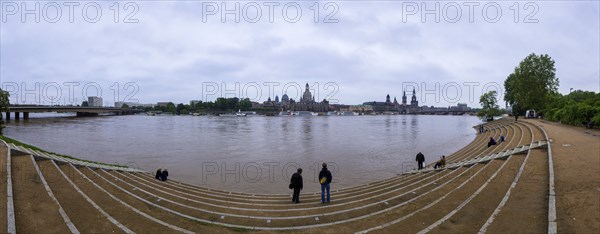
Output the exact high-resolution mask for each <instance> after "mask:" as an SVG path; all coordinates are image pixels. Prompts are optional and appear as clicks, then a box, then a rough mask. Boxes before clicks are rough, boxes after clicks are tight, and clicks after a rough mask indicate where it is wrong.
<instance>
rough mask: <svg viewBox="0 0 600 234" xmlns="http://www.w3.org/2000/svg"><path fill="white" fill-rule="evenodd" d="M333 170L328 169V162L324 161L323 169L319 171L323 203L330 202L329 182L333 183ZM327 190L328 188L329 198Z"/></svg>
mask: <svg viewBox="0 0 600 234" xmlns="http://www.w3.org/2000/svg"><path fill="white" fill-rule="evenodd" d="M331 179H332V177H331V172H329V170H327V163H323V169H321V172H319V183H321V203H325V202H327V203H329V201H330V197H331V193H330V192H329V191H330V186H329V184H330V183H331ZM325 190H327V200H325Z"/></svg>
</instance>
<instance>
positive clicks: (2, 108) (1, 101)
mask: <svg viewBox="0 0 600 234" xmlns="http://www.w3.org/2000/svg"><path fill="white" fill-rule="evenodd" d="M9 97H10V94H9V93H8V92H6V91H4V90H2V89H0V135H2V129H4V118H3V117H2V113H3V112H4V113H8V112H9V111H10V110H9V106H10V100H9Z"/></svg>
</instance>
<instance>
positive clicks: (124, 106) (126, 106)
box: [121, 104, 129, 109]
mask: <svg viewBox="0 0 600 234" xmlns="http://www.w3.org/2000/svg"><path fill="white" fill-rule="evenodd" d="M121 108H123V109H129V105H127V104H123V105H122V106H121Z"/></svg>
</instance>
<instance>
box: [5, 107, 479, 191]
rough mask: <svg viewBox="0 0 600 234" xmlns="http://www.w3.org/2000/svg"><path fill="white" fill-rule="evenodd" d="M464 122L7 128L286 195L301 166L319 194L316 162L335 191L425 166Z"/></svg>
mask: <svg viewBox="0 0 600 234" xmlns="http://www.w3.org/2000/svg"><path fill="white" fill-rule="evenodd" d="M478 122H479V120H478V119H477V118H476V117H466V116H413V115H400V116H339V117H334V116H331V117H324V116H323V117H321V116H319V117H263V116H255V117H246V118H236V117H206V116H205V117H194V116H144V115H136V116H113V117H92V118H45V119H31V120H29V121H26V122H25V121H21V122H14V121H13V122H11V123H9V124H8V126H7V128H6V129H5V134H6V135H7V136H9V137H14V138H16V139H19V140H22V141H24V142H27V143H30V144H33V145H36V146H39V147H41V148H44V149H47V150H49V151H53V152H57V153H62V154H67V155H72V156H75V157H79V158H83V159H88V160H94V161H101V162H107V163H119V164H128V163H131V164H133V165H136V166H138V167H141V168H142V169H145V170H148V171H154V170H156V168H158V167H167V168H168V169H169V172H170V174H171V177H173V178H174V179H178V180H183V181H186V182H189V183H194V184H200V185H203V186H208V187H213V188H218V189H227V190H234V191H245V192H259V193H285V192H289V191H288V189H287V183H288V180H289V177H290V175H291V174H292V173H293V172H295V170H296V168H297V167H298V166H300V167H302V168H303V169H304V173H303V176H304V181H305V183H306V184H305V189H306V190H308V191H317V190H318V189H319V188H318V184H317V182H316V181H317V179H316V177H317V176H318V172H319V170H320V164H321V163H322V162H328V163H329V164H330V165H331V166H330V167H332V169H333V170H334V186H336V187H338V188H339V187H348V186H353V185H358V184H362V183H368V182H372V181H377V180H380V179H384V178H387V177H390V176H393V175H395V174H397V173H400V172H401V170H402V168H407V167H414V155H415V154H416V153H417V152H419V151H422V152H423V154H425V157H426V162H427V163H430V162H433V161H435V160H436V159H437V158H439V157H440V156H441V155H442V154H446V155H448V154H450V153H452V152H454V151H456V150H457V149H459V148H461V147H462V146H464V145H465V144H467V143H468V142H470V141H471V140H472V139H473V138H474V137H475V131H474V130H473V129H472V126H474V125H476V124H477V123H478Z"/></svg>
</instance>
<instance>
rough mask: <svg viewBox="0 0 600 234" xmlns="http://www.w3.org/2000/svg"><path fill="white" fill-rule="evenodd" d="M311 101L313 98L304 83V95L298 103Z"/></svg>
mask: <svg viewBox="0 0 600 234" xmlns="http://www.w3.org/2000/svg"><path fill="white" fill-rule="evenodd" d="M312 100H313V96H312V94H311V93H310V89H309V87H308V83H306V90H304V94H302V98H301V99H300V102H312Z"/></svg>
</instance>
